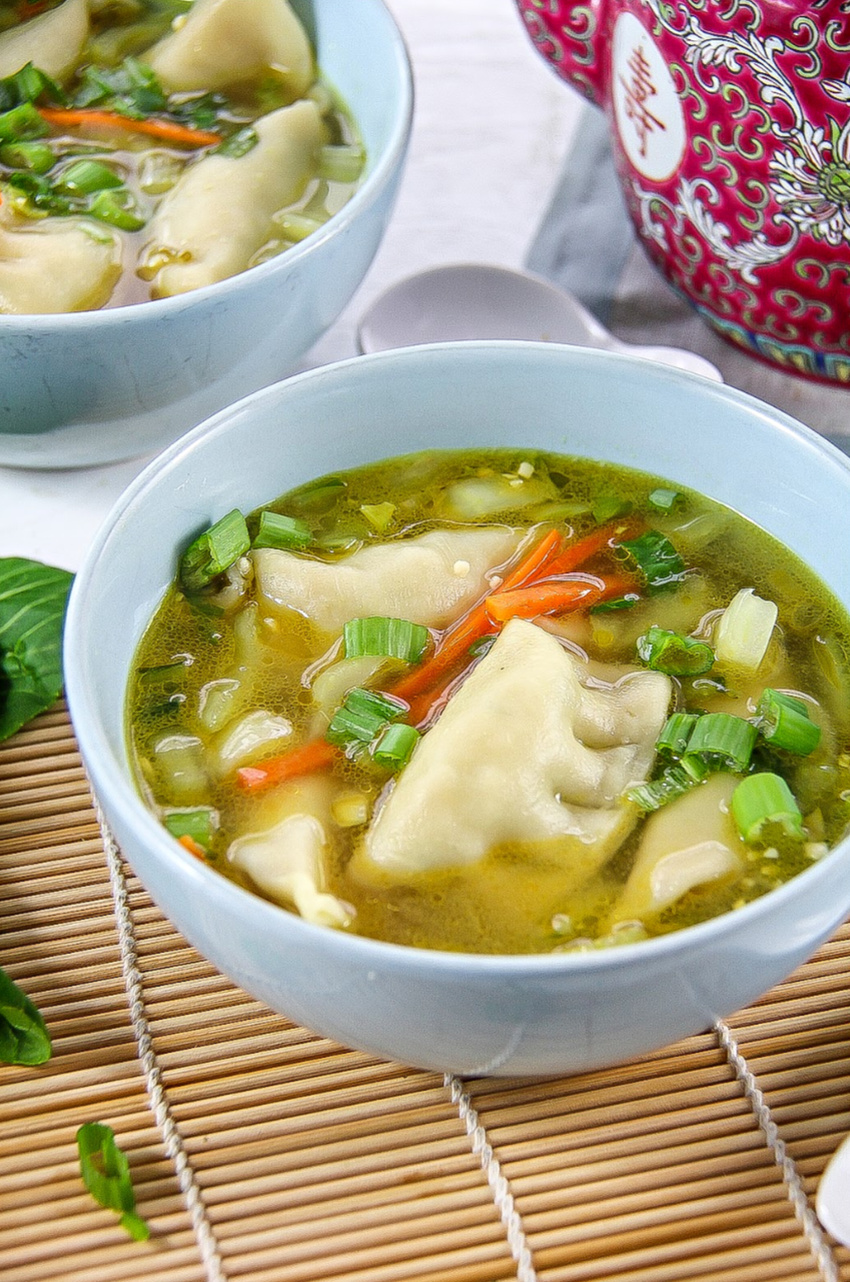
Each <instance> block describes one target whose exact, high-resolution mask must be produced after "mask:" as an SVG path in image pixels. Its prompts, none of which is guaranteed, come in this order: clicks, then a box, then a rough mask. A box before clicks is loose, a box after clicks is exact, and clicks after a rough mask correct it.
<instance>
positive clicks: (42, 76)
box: [0, 62, 68, 111]
mask: <svg viewBox="0 0 850 1282" xmlns="http://www.w3.org/2000/svg"><path fill="white" fill-rule="evenodd" d="M45 92H46V94H47V97H48V98H49V100H50V101H51V102H56V103H62V104H64V103H66V102H67V101H68V100H67V98H66V96H65V94H64V93H63V92H62V90H61V89H60V88H59V85H58V84H57V83H56V81H55V80H52V79H51V78H50V76H48V75H47V73H46V72H44V71H42V70H41V69H40V68H39V67H35V66H33V64H32V63H31V62H27V63H25V64H24V66H23V67H21V68H20V69H19V70H18V71H16V72H15V73H14V75H11V76H4V77H3V79H2V80H0V110H4V111H5V110H8V108H10V107H15V106H17V105H18V104H19V103H23V102H35V101H36V99H37V98H40V97H41V95H42V94H43V93H45Z"/></svg>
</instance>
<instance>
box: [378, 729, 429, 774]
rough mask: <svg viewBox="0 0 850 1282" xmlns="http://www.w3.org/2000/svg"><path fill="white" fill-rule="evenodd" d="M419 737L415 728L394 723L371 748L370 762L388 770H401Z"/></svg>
mask: <svg viewBox="0 0 850 1282" xmlns="http://www.w3.org/2000/svg"><path fill="white" fill-rule="evenodd" d="M420 738H421V735H420V733H419V731H418V730H417V729H416V727H415V726H409V725H406V724H405V723H404V722H401V721H394V722H393V723H392V725H389V726H387V728H386V730H384V732H383V733H382V734H381V735H379V736H378V739H377V740H376V741H375V744H374V746H373V748H372V760H373V761H375V762H376V763H377V764H378V765H379V766H386V767H387V769H388V770H401V768H402V766H406V765H407V763H408V761H409V760H410V756H411V753H412V752H413V749H414V748H415V747H416V745H417V743H418V742H419V740H420Z"/></svg>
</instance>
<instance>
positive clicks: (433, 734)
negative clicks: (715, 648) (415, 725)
mask: <svg viewBox="0 0 850 1282" xmlns="http://www.w3.org/2000/svg"><path fill="white" fill-rule="evenodd" d="M583 666H584V665H583V664H582V661H581V660H580V659H577V658H576V657H575V656H574V655H573V654H571V653H570V652H569V651H568V650H566V649H564V648H563V647H562V646H561V644H560V643H559V641H558V640H557V639H556V638H555V637H553V636H551V635H550V634H549V633H548V632H545V631H544V630H543V629H542V628H538V627H537V626H536V625H535V624H533V623H529V622H527V621H525V620H521V619H515V620H512V621H511V622H510V623H508V624H507V626H506V627H505V629H504V631H503V632H502V633H501V635H500V636H499V638H498V640H497V641H496V642H495V644H494V645H493V646H492V647H491V649H490V651H489V652H488V653H487V654H486V655H485V657H484V658H483V659H482V660H481V662H480V663H479V664H478V666H477V667H476V668H475V670H474V671H473V672H472V674H471V675H470V676H469V677H468V678H467V680H466V681H465V682H464V684H463V685H462V686H461V687H460V689H459V690H458V691H457V693H456V694H455V695H454V696H453V697H452V698H451V699H450V700H449V702H448V704H447V705H446V708H445V710H444V711H443V713H442V715H441V716H440V717H439V719H438V720H437V722H436V723H435V725H434V726H433V728H432V729H431V730H430V731H428V733H427V734H425V735H424V736H423V738H422V740H421V741H420V743H419V744H418V746H417V747H416V749H415V751H414V753H413V756H412V758H411V760H410V762H409V763H408V765H407V766H406V767H405V769H404V770H403V771H402V773H401V774H400V776H399V777H398V779H397V781H396V783H395V786H394V787H393V788H392V790H391V791H390V793H389V795H388V797H387V799H386V801H385V802H384V804H383V806H382V807H381V809H380V810H379V811H378V813H377V816H376V818H375V819H374V820H373V823H372V825H371V827H370V828H369V830H368V831H367V834H366V837H365V844H364V847H363V849H362V850H361V851H358V853H357V855H356V856H355V859H356V860H357V863H356V864H355V865H354V867H355V868H356V871H357V875H359V876H361V877H364V876H365V877H366V878H367V879H368V878H369V876H370V867H371V872H372V874H374V872H375V871H379V872H380V873H382V874H387V875H390V876H391V877H394V878H399V877H401V878H404V877H410V876H411V875H413V874H416V873H421V872H427V871H429V870H431V869H438V868H451V867H463V866H468V865H470V864H473V863H475V862H477V861H478V860H480V859H483V858H484V856H485V855H487V854H488V852H491V851H495V850H498V849H499V848H503V847H506V846H508V845H511V846H515V845H525V844H527V843H537V842H544V843H551V845H549V846H547V850H548V851H549V853H552V854H553V855H555V856H556V857H557V858H558V859H559V861H560V862H562V863H563V865H564V866H569V865H573V866H574V867H575V869H576V872H577V874H578V875H580V876H581V877H584V876H588V875H590V873H592V872H593V871H595V870H596V869H597V868H599V867H600V866H601V865H602V863H603V862H604V861H605V860H606V859H607V858H608V857H609V856H610V855H611V853H612V852H613V851H614V850H615V849H616V848H617V846H618V845H619V844H620V843H621V842H622V841H623V839H624V838H625V836H626V835H627V834H628V832H629V831H630V829H631V828H632V826H633V825H634V823H635V820H636V814H637V812H636V810H635V808H634V807H633V806H632V805H630V804H628V803H624V802H623V801H622V800H621V797H622V793H623V791H624V789H625V788H626V787H627V786H628V784H629V783H631V782H633V781H635V780H638V779H643V778H645V777H646V776H647V774H648V772H649V769H650V767H651V765H652V762H653V759H654V755H655V741H656V739H657V737H658V734H659V732H660V730H661V727H662V726H663V724H664V720H665V717H666V715H667V708H668V705H669V702H670V694H671V685H670V680H669V678H668V677H666V676H663V675H662V674H661V673H657V672H648V671H629V672H627V673H625V674H624V675H623V676H622V677H621V678H620V679H619V680H618V681H617V682H615V683H613V684H607V685H606V684H603V683H598V682H596V681H592V682H590V683H589V684H585V683H584V681H583V680H582V677H583ZM585 679H587V678H585Z"/></svg>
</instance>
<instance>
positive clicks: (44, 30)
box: [0, 0, 89, 80]
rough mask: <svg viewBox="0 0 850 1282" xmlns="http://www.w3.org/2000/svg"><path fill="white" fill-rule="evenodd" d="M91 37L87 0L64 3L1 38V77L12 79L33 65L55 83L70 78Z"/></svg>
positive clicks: (12, 29)
mask: <svg viewBox="0 0 850 1282" xmlns="http://www.w3.org/2000/svg"><path fill="white" fill-rule="evenodd" d="M88 33H89V11H88V5H87V3H86V0H65V3H64V4H60V5H59V6H58V8H56V9H50V10H49V11H48V12H47V13H41V14H39V15H38V17H36V18H30V20H29V21H28V22H23V23H21V25H20V26H18V27H11V28H10V29H9V30H8V31H4V32H3V34H2V35H0V76H13V75H14V74H15V72H16V71H20V69H21V67H24V66H26V64H27V63H28V62H34V63H35V65H36V66H37V67H39V68H40V69H41V70H42V71H43V72H45V73H46V74H47V75H48V76H50V77H51V78H52V79H53V80H62V79H64V77H65V76H67V75H70V73H71V72H72V71H73V70H74V67H75V66H76V65H77V63H78V62H79V59H80V54H81V53H82V50H83V45H84V44H85V41H86V37H87V36H88Z"/></svg>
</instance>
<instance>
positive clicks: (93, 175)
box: [53, 160, 124, 196]
mask: <svg viewBox="0 0 850 1282" xmlns="http://www.w3.org/2000/svg"><path fill="white" fill-rule="evenodd" d="M123 185H124V180H123V178H122V177H121V175H120V174H117V173H116V172H115V170H114V169H113V168H112V166H111V165H106V164H104V162H103V161H102V160H75V161H74V163H73V164H72V165H68V167H67V168H66V169H63V170H62V172H61V174H59V175H58V177H57V178H56V181H55V182H54V184H53V189H54V191H58V192H61V193H63V194H64V195H68V196H91V195H92V194H93V193H94V192H96V191H106V190H107V188H110V187H122V186H123Z"/></svg>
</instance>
